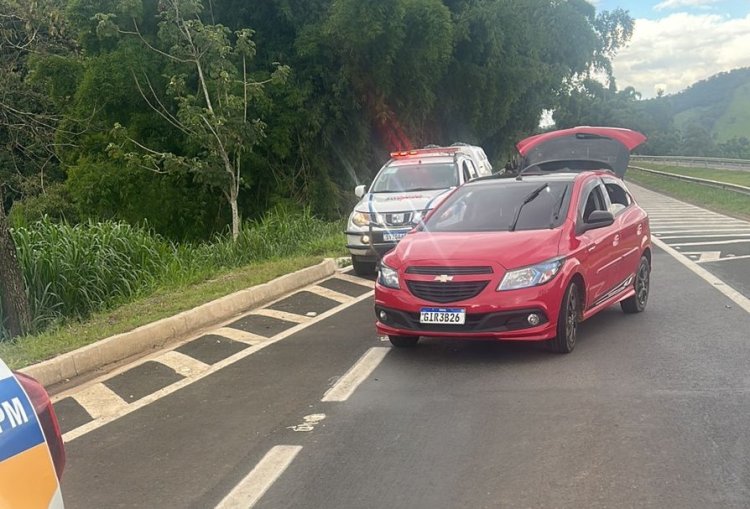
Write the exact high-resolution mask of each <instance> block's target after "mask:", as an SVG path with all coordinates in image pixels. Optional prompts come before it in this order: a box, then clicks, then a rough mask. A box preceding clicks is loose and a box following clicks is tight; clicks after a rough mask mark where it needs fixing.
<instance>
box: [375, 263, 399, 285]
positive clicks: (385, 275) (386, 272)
mask: <svg viewBox="0 0 750 509" xmlns="http://www.w3.org/2000/svg"><path fill="white" fill-rule="evenodd" d="M378 283H380V284H381V285H383V286H385V287H387V288H393V289H394V290H399V289H400V288H401V287H400V286H399V284H398V271H397V270H396V269H392V268H390V267H389V266H388V265H386V264H385V263H383V262H380V270H379V271H378Z"/></svg>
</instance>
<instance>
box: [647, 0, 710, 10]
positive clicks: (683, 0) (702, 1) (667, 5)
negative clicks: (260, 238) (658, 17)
mask: <svg viewBox="0 0 750 509" xmlns="http://www.w3.org/2000/svg"><path fill="white" fill-rule="evenodd" d="M717 1H718V0H664V1H663V2H659V3H658V4H656V5H654V10H656V11H663V10H665V9H677V8H680V7H704V8H705V7H708V6H710V5H711V4H715V3H716V2H717Z"/></svg>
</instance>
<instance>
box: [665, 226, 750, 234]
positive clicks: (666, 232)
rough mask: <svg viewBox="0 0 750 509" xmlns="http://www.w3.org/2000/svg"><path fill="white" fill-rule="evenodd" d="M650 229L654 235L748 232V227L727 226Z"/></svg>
mask: <svg viewBox="0 0 750 509" xmlns="http://www.w3.org/2000/svg"><path fill="white" fill-rule="evenodd" d="M651 231H652V233H653V234H654V235H681V234H685V233H701V232H704V233H716V232H721V234H722V235H734V234H736V233H746V232H750V229H748V228H747V227H745V228H728V229H725V228H711V229H709V230H701V229H699V228H688V229H684V230H655V229H653V228H652V229H651Z"/></svg>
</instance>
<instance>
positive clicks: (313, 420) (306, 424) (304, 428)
mask: <svg viewBox="0 0 750 509" xmlns="http://www.w3.org/2000/svg"><path fill="white" fill-rule="evenodd" d="M325 418H326V414H312V415H306V416H304V417H303V418H302V423H301V424H295V425H294V426H287V429H290V430H292V431H297V432H300V433H309V432H310V431H313V430H314V429H315V426H317V425H318V423H320V422H321V421H322V420H323V419H325Z"/></svg>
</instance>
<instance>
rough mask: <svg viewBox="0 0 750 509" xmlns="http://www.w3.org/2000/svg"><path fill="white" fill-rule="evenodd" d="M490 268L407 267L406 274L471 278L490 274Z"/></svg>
mask: <svg viewBox="0 0 750 509" xmlns="http://www.w3.org/2000/svg"><path fill="white" fill-rule="evenodd" d="M492 272H493V271H492V267H419V266H414V267H408V268H407V269H406V273H407V274H420V275H423V276H440V275H443V274H445V275H446V276H471V275H475V274H492Z"/></svg>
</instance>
